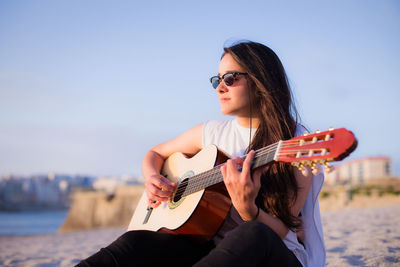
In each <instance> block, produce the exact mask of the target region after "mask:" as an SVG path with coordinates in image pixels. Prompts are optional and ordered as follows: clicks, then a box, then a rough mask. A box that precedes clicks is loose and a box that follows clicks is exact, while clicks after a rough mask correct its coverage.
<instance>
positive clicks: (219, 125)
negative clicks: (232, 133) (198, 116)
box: [203, 119, 234, 131]
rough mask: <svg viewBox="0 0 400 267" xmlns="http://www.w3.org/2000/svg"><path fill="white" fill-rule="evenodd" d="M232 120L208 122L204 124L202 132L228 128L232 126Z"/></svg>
mask: <svg viewBox="0 0 400 267" xmlns="http://www.w3.org/2000/svg"><path fill="white" fill-rule="evenodd" d="M233 122H234V120H233V119H230V120H210V121H207V122H205V123H204V126H203V130H204V131H219V130H221V129H226V128H227V127H228V128H230V127H232V125H233Z"/></svg>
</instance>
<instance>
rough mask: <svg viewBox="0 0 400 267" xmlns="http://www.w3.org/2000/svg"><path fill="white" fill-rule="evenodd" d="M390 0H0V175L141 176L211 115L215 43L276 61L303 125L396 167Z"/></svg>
mask: <svg viewBox="0 0 400 267" xmlns="http://www.w3.org/2000/svg"><path fill="white" fill-rule="evenodd" d="M399 36H400V5H399V4H398V1H394V0H393V1H361V0H360V1H330V2H328V1H325V2H324V3H321V2H319V1H307V2H302V3H300V2H299V1H247V2H246V1H196V2H195V3H191V1H147V2H145V1H118V2H116V1H0V175H4V174H10V173H11V174H21V175H29V174H38V173H47V172H56V173H67V174H90V175H122V174H128V175H135V176H139V175H140V165H141V159H142V157H143V155H144V153H145V152H146V151H147V150H148V149H150V148H151V147H152V146H153V145H155V144H158V143H160V142H162V141H164V140H168V139H170V138H172V137H174V136H176V135H178V134H180V133H182V132H183V131H184V130H186V129H188V128H190V127H192V126H194V125H196V124H198V123H201V122H204V121H206V120H210V119H221V118H223V117H222V115H220V111H219V104H218V101H217V98H216V94H215V92H214V90H213V89H212V87H211V85H210V83H209V81H208V78H209V77H210V76H212V75H215V73H217V70H218V62H219V58H220V55H221V53H222V48H223V46H224V44H229V43H231V42H233V41H236V40H241V39H248V40H253V41H257V42H261V43H264V44H266V45H268V46H270V47H271V48H272V49H273V50H274V51H275V52H276V53H277V54H278V56H279V57H280V58H281V60H282V62H283V64H284V66H285V68H286V71H287V74H288V76H289V80H290V83H291V86H292V90H293V92H294V95H295V97H296V103H297V107H298V110H299V111H300V114H301V117H302V121H303V124H305V125H306V126H307V127H308V128H310V129H312V130H316V129H321V130H324V129H327V128H328V127H329V126H334V127H336V128H339V127H346V128H348V129H350V130H352V131H353V132H354V133H355V134H356V136H357V138H358V140H359V146H358V148H357V150H356V151H355V152H354V153H353V154H352V155H351V157H350V159H355V158H361V157H365V156H382V155H384V156H390V157H392V160H393V167H394V171H395V174H396V175H400V156H399V154H398V153H397V152H398V151H399V150H400V145H399V141H398V140H397V135H398V133H399V132H400V126H399V123H398V122H399V118H398V116H399V115H400V107H399V103H398V101H399V99H400V93H399V91H400V88H399V84H400V75H399V73H398V72H399V69H400V52H399V47H400V39H399Z"/></svg>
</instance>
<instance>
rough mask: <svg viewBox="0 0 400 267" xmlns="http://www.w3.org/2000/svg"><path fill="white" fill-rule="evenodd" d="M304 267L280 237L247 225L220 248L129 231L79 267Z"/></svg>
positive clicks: (253, 224) (178, 237) (259, 226)
mask: <svg viewBox="0 0 400 267" xmlns="http://www.w3.org/2000/svg"><path fill="white" fill-rule="evenodd" d="M172 265H174V266H196V267H203V266H301V264H300V262H299V261H298V260H297V258H296V256H295V255H294V254H293V253H292V252H291V251H290V250H289V249H288V248H287V247H286V246H285V244H284V243H283V242H282V240H281V239H280V237H279V236H278V235H277V234H276V233H275V232H274V231H272V230H271V229H270V228H269V227H268V226H266V225H265V224H263V223H259V222H247V223H244V224H242V225H240V226H238V227H237V228H235V229H234V230H233V231H231V232H230V233H229V234H228V235H227V236H226V237H225V238H224V239H223V240H222V241H221V242H220V243H219V244H218V246H214V244H213V243H212V242H211V241H210V242H207V243H204V244H199V243H197V242H194V241H192V240H190V239H188V238H186V237H185V236H181V235H173V234H166V233H158V232H150V231H130V232H126V233H125V234H123V235H122V236H120V237H119V238H118V239H117V240H116V241H114V242H113V243H112V244H110V245H109V246H108V247H106V248H102V249H101V250H100V251H99V252H97V253H96V254H94V255H92V256H91V257H89V258H87V259H85V260H83V261H81V262H80V263H79V264H78V265H77V266H78V267H82V266H86V267H88V266H91V267H94V266H172Z"/></svg>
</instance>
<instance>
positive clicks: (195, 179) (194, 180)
mask: <svg viewBox="0 0 400 267" xmlns="http://www.w3.org/2000/svg"><path fill="white" fill-rule="evenodd" d="M272 146H276V145H275V144H273V145H272ZM274 150H276V149H270V150H269V152H271V151H274ZM265 154H267V155H268V154H269V153H265V151H261V152H260V153H258V154H257V155H256V158H255V159H254V162H258V161H260V160H261V159H262V157H261V156H263V155H265ZM243 157H245V156H243ZM223 165H224V164H220V165H218V166H216V167H214V168H212V169H210V170H208V171H206V172H203V173H200V174H198V175H195V176H192V177H190V178H189V182H188V184H187V185H186V187H185V188H182V189H181V190H177V193H182V191H186V190H188V191H192V190H191V189H192V188H194V189H195V190H196V191H198V188H199V187H203V186H204V185H213V184H216V183H217V182H221V181H222V179H221V171H220V168H221V167H222V166H223ZM216 174H217V176H216ZM208 177H211V178H209V179H204V178H208Z"/></svg>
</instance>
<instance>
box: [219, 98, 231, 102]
mask: <svg viewBox="0 0 400 267" xmlns="http://www.w3.org/2000/svg"><path fill="white" fill-rule="evenodd" d="M229 100H231V99H230V98H228V97H221V98H220V99H219V101H221V102H226V101H229Z"/></svg>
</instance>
